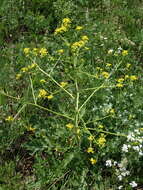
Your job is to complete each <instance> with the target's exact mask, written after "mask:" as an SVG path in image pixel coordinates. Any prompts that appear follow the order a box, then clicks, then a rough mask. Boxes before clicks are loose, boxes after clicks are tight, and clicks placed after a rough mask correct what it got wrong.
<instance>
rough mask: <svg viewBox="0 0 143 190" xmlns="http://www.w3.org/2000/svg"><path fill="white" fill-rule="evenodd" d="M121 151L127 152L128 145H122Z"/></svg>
mask: <svg viewBox="0 0 143 190" xmlns="http://www.w3.org/2000/svg"><path fill="white" fill-rule="evenodd" d="M122 151H123V152H128V145H126V144H123V147H122Z"/></svg>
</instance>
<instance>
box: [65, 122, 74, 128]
mask: <svg viewBox="0 0 143 190" xmlns="http://www.w3.org/2000/svg"><path fill="white" fill-rule="evenodd" d="M66 127H67V128H68V129H72V128H74V125H73V124H72V123H68V124H67V125H66Z"/></svg>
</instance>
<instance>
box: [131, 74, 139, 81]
mask: <svg viewBox="0 0 143 190" xmlns="http://www.w3.org/2000/svg"><path fill="white" fill-rule="evenodd" d="M130 80H132V81H134V80H138V77H137V76H135V75H131V76H130Z"/></svg>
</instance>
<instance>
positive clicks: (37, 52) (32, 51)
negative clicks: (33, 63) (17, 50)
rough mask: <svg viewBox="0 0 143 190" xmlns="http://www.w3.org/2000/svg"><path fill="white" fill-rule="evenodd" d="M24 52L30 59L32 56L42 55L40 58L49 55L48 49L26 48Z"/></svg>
mask: <svg viewBox="0 0 143 190" xmlns="http://www.w3.org/2000/svg"><path fill="white" fill-rule="evenodd" d="M23 52H24V54H25V56H26V57H28V56H29V55H30V54H31V55H34V56H38V55H40V57H45V56H46V55H47V54H48V51H47V49H46V48H33V49H30V48H24V49H23Z"/></svg>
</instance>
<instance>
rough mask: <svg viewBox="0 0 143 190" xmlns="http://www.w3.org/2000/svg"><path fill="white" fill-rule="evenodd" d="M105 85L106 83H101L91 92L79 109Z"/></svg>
mask: <svg viewBox="0 0 143 190" xmlns="http://www.w3.org/2000/svg"><path fill="white" fill-rule="evenodd" d="M103 85H104V83H103V84H102V85H101V86H99V87H98V88H96V89H95V90H94V91H93V92H92V93H91V94H90V96H89V97H88V98H87V99H86V100H85V102H84V103H83V104H82V105H81V106H80V108H79V111H80V110H81V109H82V108H83V107H84V106H85V105H86V104H87V102H88V101H89V100H90V99H91V98H92V96H93V95H94V94H95V92H97V91H98V90H100V89H101V88H103Z"/></svg>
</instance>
